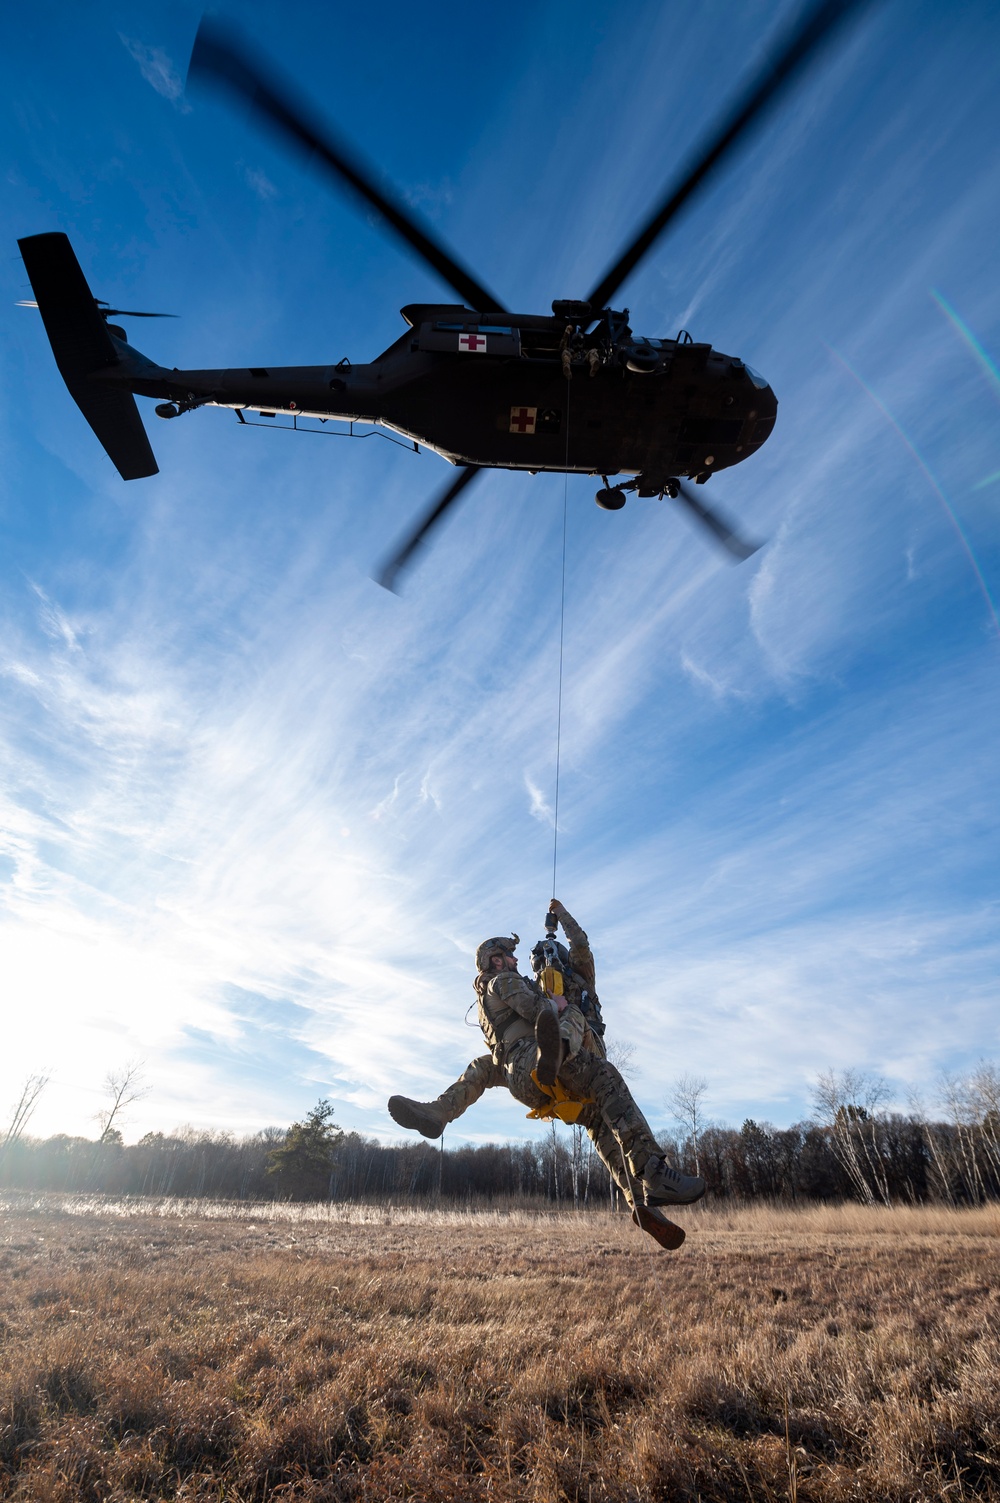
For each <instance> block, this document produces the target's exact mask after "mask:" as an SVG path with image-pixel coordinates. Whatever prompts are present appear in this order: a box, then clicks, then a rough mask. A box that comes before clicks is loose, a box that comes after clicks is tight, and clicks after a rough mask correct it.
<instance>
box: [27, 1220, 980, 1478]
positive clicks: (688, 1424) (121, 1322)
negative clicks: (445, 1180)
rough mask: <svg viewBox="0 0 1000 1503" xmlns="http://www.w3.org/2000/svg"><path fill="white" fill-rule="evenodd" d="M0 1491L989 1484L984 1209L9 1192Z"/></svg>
mask: <svg viewBox="0 0 1000 1503" xmlns="http://www.w3.org/2000/svg"><path fill="white" fill-rule="evenodd" d="M2 1207H3V1226H2V1233H0V1494H2V1496H4V1497H8V1498H16V1499H39V1500H40V1499H46V1500H56V1499H59V1500H76V1499H87V1500H89V1499H94V1500H97V1499H101V1500H123V1503H124V1500H127V1499H136V1498H154V1499H159V1498H170V1499H174V1498H176V1499H185V1500H195V1499H198V1500H201V1499H205V1500H208V1499H232V1500H243V1499H245V1500H251V1499H253V1500H257V1499H260V1500H263V1499H272V1498H273V1499H279V1498H280V1499H287V1500H311V1503H312V1500H316V1503H318V1500H331V1503H333V1500H338V1503H339V1500H361V1499H366V1500H372V1503H376V1500H381V1499H396V1498H409V1499H416V1500H438V1499H440V1500H463V1503H464V1500H479V1499H483V1500H485V1499H491V1500H494V1499H495V1500H515V1499H516V1500H521V1499H525V1500H529V1499H530V1500H537V1503H549V1500H551V1503H556V1500H558V1499H570V1500H574V1503H576V1500H580V1503H599V1500H601V1503H627V1500H635V1503H639V1500H653V1499H662V1500H673V1499H691V1500H695V1499H702V1500H706V1503H708V1500H715V1499H760V1500H768V1499H801V1500H810V1499H811V1500H831V1503H832V1500H839V1499H848V1498H850V1499H917V1498H928V1499H930V1498H942V1499H943V1498H949V1499H962V1498H1000V1398H998V1386H1000V1384H998V1380H1000V1263H998V1258H997V1247H998V1241H997V1238H998V1232H1000V1211H998V1210H997V1209H990V1210H985V1211H968V1212H949V1211H945V1210H930V1211H927V1212H919V1211H912V1210H900V1211H894V1212H890V1211H870V1212H866V1211H864V1210H862V1209H860V1208H856V1207H844V1208H842V1209H823V1210H805V1211H802V1212H799V1213H796V1212H794V1211H788V1210H767V1209H749V1210H746V1211H742V1212H729V1213H726V1212H721V1211H713V1210H712V1209H711V1208H709V1209H707V1210H696V1211H691V1212H688V1213H686V1214H685V1215H684V1216H683V1217H680V1218H679V1219H681V1220H683V1221H684V1222H685V1223H686V1225H687V1227H688V1232H689V1235H688V1241H687V1243H686V1245H685V1246H684V1247H683V1248H682V1249H681V1250H680V1251H679V1252H677V1253H673V1254H669V1253H664V1252H661V1251H660V1250H659V1249H657V1248H656V1247H655V1245H654V1244H653V1243H652V1242H650V1241H649V1240H648V1239H647V1238H644V1237H643V1235H642V1234H641V1233H640V1232H639V1231H638V1230H637V1229H636V1228H635V1227H634V1226H633V1225H632V1224H631V1222H630V1221H627V1220H625V1219H624V1218H622V1217H612V1216H611V1215H604V1214H595V1215H588V1216H574V1215H572V1214H564V1215H562V1216H559V1215H545V1214H537V1215H533V1214H529V1213H527V1212H524V1211H520V1212H518V1211H512V1212H511V1213H509V1214H504V1213H496V1212H492V1213H491V1212H480V1213H477V1212H475V1211H468V1212H464V1213H462V1212H446V1211H442V1212H440V1213H435V1212H434V1211H433V1210H423V1211H421V1210H419V1209H416V1208H398V1209H391V1208H386V1207H367V1208H366V1207H333V1208H327V1207H325V1206H324V1207H307V1208H293V1207H280V1206H279V1207H275V1206H252V1207H246V1206H241V1207H233V1206H223V1205H211V1204H208V1205H206V1204H203V1203H198V1202H187V1203H178V1202H176V1201H174V1202H152V1201H145V1202H133V1203H130V1204H111V1203H108V1202H98V1201H94V1200H91V1201H84V1200H75V1201H74V1200H67V1199H65V1198H48V1199H45V1198H37V1197H28V1196H20V1197H15V1196H8V1197H7V1198H6V1199H5V1200H4V1201H3V1202H2Z"/></svg>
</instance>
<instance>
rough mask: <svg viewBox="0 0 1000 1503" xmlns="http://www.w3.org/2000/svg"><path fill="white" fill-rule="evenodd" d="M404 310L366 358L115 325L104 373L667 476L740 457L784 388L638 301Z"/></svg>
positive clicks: (650, 477)
mask: <svg viewBox="0 0 1000 1503" xmlns="http://www.w3.org/2000/svg"><path fill="white" fill-rule="evenodd" d="M403 316H404V318H405V319H406V320H407V322H408V323H409V325H410V328H409V329H408V330H407V332H406V333H405V334H404V335H403V336H402V337H401V338H400V339H398V340H397V341H396V342H395V343H394V344H393V345H391V346H390V347H389V349H387V350H386V351H385V352H384V353H383V354H382V355H380V356H379V357H378V358H377V359H376V360H374V361H372V362H371V363H370V364H367V365H352V364H350V363H348V362H347V361H342V362H341V363H340V364H339V365H336V366H285V367H280V366H251V367H248V368H245V369H240V368H230V369H225V370H186V371H182V370H167V369H166V368H164V367H162V366H156V365H153V364H152V363H151V362H148V361H146V359H145V357H144V356H141V355H139V354H138V352H137V351H135V350H133V349H132V348H131V346H129V345H127V344H123V343H122V342H121V341H119V340H117V339H116V345H117V347H118V351H119V357H120V363H119V364H118V365H117V366H113V367H110V368H108V369H106V370H103V371H101V372H99V373H97V374H95V375H94V376H93V377H92V379H93V380H95V381H100V382H108V383H113V384H116V385H125V386H127V387H128V388H129V390H131V391H132V392H135V393H137V394H139V395H142V396H149V397H158V398H161V399H166V401H167V402H168V403H170V404H175V406H176V412H177V413H178V414H179V413H180V412H183V411H186V410H191V409H193V408H195V407H202V406H216V407H229V408H234V409H236V410H237V411H255V412H259V413H261V414H264V415H277V414H278V413H283V414H295V415H299V416H302V417H311V418H318V419H320V420H321V421H324V420H328V419H331V418H332V419H342V420H352V421H361V422H368V423H373V424H380V425H383V426H385V427H388V428H391V429H393V430H395V431H396V432H397V433H400V434H403V435H405V436H406V437H407V438H410V439H412V440H413V441H414V442H415V443H417V444H420V445H423V446H426V447H427V448H429V449H433V450H435V451H436V452H437V453H439V454H441V455H443V456H444V457H445V458H446V459H448V460H450V461H452V463H455V464H463V465H477V466H482V467H487V468H489V467H493V468H499V469H511V470H529V471H532V472H536V471H559V472H563V471H570V472H580V473H586V474H592V475H617V474H623V473H624V474H631V475H641V476H642V477H644V478H645V479H646V480H647V481H648V482H649V483H650V484H651V485H653V486H656V485H658V484H659V483H660V481H662V480H665V479H666V478H667V477H669V476H695V477H697V478H698V479H707V478H708V476H710V475H711V474H714V473H715V471H717V470H722V469H727V468H729V467H730V466H732V465H735V464H739V463H740V462H741V461H742V460H744V459H746V458H748V457H749V456H750V455H751V454H752V453H754V452H755V451H756V450H757V449H758V448H760V446H761V444H762V443H764V442H765V440H766V439H767V437H768V435H769V434H770V432H771V429H772V428H773V426H774V419H775V414H776V411H777V399H776V398H775V395H774V393H773V392H772V390H771V388H770V386H768V384H767V382H766V381H765V380H764V379H763V377H760V376H758V375H757V374H756V372H754V371H753V370H751V369H750V368H749V367H748V366H746V365H745V364H744V362H743V361H742V360H739V359H736V358H735V357H732V356H729V355H724V354H722V353H721V352H720V351H718V350H714V349H713V348H712V347H711V345H708V344H696V343H694V342H693V341H691V340H690V337H689V336H687V337H685V336H681V337H678V338H677V339H644V338H639V337H636V336H634V335H632V333H631V330H629V329H628V327H627V324H626V322H625V318H626V315H611V319H612V320H614V319H616V318H617V319H618V324H617V325H616V324H615V323H614V322H612V323H611V325H610V327H609V324H608V317H607V316H605V318H604V321H603V322H602V323H601V324H599V325H598V328H597V329H596V330H595V331H594V332H593V333H589V334H588V333H587V332H586V331H585V330H581V329H579V328H574V327H573V326H571V325H569V324H567V323H566V321H565V319H559V318H556V317H552V316H546V315H536V314H532V315H513V314H510V315H509V314H503V315H497V314H491V315H484V314H479V313H475V312H473V311H471V310H470V309H467V308H464V307H456V306H454V305H450V304H414V305H411V306H409V307H407V308H404V309H403ZM116 332H117V331H116ZM161 415H163V416H173V415H174V413H173V412H170V411H165V412H163V413H161Z"/></svg>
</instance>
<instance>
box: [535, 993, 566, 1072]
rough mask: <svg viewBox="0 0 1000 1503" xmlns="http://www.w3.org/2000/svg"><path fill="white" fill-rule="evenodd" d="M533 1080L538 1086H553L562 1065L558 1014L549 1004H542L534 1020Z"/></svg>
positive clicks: (561, 1044) (552, 1005)
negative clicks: (536, 1049)
mask: <svg viewBox="0 0 1000 1503" xmlns="http://www.w3.org/2000/svg"><path fill="white" fill-rule="evenodd" d="M535 1043H536V1045H537V1046H538V1058H537V1060H536V1061H535V1079H536V1080H537V1081H538V1084H539V1085H540V1086H554V1085H555V1083H556V1076H557V1075H558V1074H559V1066H560V1065H561V1064H562V1055H563V1041H562V1035H561V1034H560V1032H559V1014H558V1013H557V1012H556V1009H555V1006H554V1004H553V1003H551V1002H547V1001H546V1002H543V1003H542V1006H541V1007H540V1008H539V1010H538V1017H537V1018H536V1019H535Z"/></svg>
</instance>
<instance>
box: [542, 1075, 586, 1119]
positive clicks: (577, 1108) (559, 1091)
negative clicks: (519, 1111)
mask: <svg viewBox="0 0 1000 1503" xmlns="http://www.w3.org/2000/svg"><path fill="white" fill-rule="evenodd" d="M531 1078H532V1080H533V1081H534V1082H535V1085H536V1086H537V1087H538V1089H539V1090H540V1091H542V1092H543V1093H544V1094H545V1095H546V1096H549V1097H550V1098H551V1099H550V1100H549V1101H548V1102H547V1103H546V1105H545V1106H536V1107H535V1109H534V1111H530V1112H529V1113H528V1116H529V1117H534V1118H536V1119H537V1120H538V1121H540V1122H552V1121H553V1120H554V1119H555V1118H556V1117H558V1118H559V1121H560V1122H567V1123H569V1124H571V1125H572V1123H574V1122H575V1121H576V1120H577V1118H578V1117H579V1115H580V1113H581V1112H582V1111H583V1109H584V1107H585V1106H590V1105H591V1104H592V1103H593V1100H594V1098H593V1096H571V1095H570V1093H569V1091H567V1089H566V1087H565V1086H564V1085H560V1084H559V1082H558V1080H557V1081H556V1082H555V1084H554V1085H550V1086H547V1085H542V1082H541V1081H540V1080H539V1078H538V1074H537V1071H535V1070H532V1072H531Z"/></svg>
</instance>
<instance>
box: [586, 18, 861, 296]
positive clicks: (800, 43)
mask: <svg viewBox="0 0 1000 1503" xmlns="http://www.w3.org/2000/svg"><path fill="white" fill-rule="evenodd" d="M860 3H861V0H822V3H821V4H819V5H817V6H815V7H814V9H813V10H812V11H810V13H809V14H808V15H807V16H806V17H805V19H804V21H802V23H801V24H800V25H799V26H798V27H797V28H796V30H795V31H794V32H793V33H792V34H791V35H790V36H789V38H788V40H787V41H786V43H785V46H784V49H783V50H782V52H781V53H780V55H779V56H778V57H777V58H776V59H775V60H774V61H773V62H772V63H771V65H770V66H769V67H768V68H767V69H766V70H765V72H764V73H763V74H762V75H761V76H760V77H759V78H758V79H757V81H756V82H755V83H754V84H752V85H751V87H750V88H749V90H748V91H747V93H746V94H744V96H743V98H742V99H741V101H740V103H739V104H738V105H737V106H736V108H735V109H734V110H733V112H732V114H731V115H730V116H729V118H728V119H727V120H725V121H724V122H723V123H722V125H721V126H720V127H719V129H718V131H717V133H716V135H715V137H714V139H713V140H712V141H710V142H709V143H708V145H707V146H706V147H705V149H704V151H703V152H702V155H701V157H700V159H699V160H698V161H697V162H696V163H694V165H693V166H691V167H690V168H689V170H688V172H687V174H686V176H685V177H684V178H682V180H681V182H680V183H679V184H678V185H677V187H676V188H674V189H673V190H672V191H671V192H670V193H669V194H668V195H667V197H666V198H665V199H664V201H663V203H662V204H661V205H660V207H659V208H658V209H657V210H656V212H655V213H654V214H652V215H651V216H650V218H649V219H648V220H647V221H646V224H645V225H644V226H643V228H642V229H641V230H640V231H639V233H638V234H637V235H636V237H635V239H634V240H633V241H632V243H631V245H629V246H628V247H627V248H626V249H625V250H624V251H623V252H622V254H621V255H620V256H619V258H618V260H617V261H616V262H615V264H614V265H613V266H611V267H609V269H608V270H607V272H605V274H604V277H603V278H602V280H601V281H600V282H598V284H597V286H596V287H595V288H594V289H593V291H592V292H589V293H588V294H587V302H588V303H589V304H590V306H591V307H592V308H593V309H595V310H596V309H598V308H606V307H607V306H608V303H609V302H610V300H611V299H612V298H613V297H614V295H615V293H616V292H617V291H618V288H619V287H620V286H621V284H622V282H624V280H625V278H626V277H627V276H628V275H629V273H630V272H631V271H633V270H634V269H635V267H636V266H637V265H638V264H639V262H640V261H641V260H642V258H643V256H645V255H646V253H647V251H649V250H650V249H651V248H652V246H653V245H654V243H655V242H656V240H657V239H658V238H659V236H660V235H662V234H663V231H664V230H665V229H666V228H667V226H668V225H669V223H670V221H671V220H672V219H673V218H674V216H675V215H676V214H677V213H679V211H680V210H681V209H682V208H683V207H684V205H685V204H686V203H687V201H688V199H689V198H690V197H691V196H692V194H694V193H695V191H696V190H697V189H698V188H699V187H700V186H701V184H702V183H703V182H704V181H705V180H706V178H707V177H708V176H709V174H710V173H711V172H712V171H713V170H714V169H715V168H716V167H717V166H718V164H719V162H720V161H722V159H723V158H724V157H725V155H726V153H727V152H728V151H729V150H730V149H731V148H732V147H733V146H734V145H735V144H736V142H737V141H738V140H739V139H740V137H741V136H742V135H743V134H744V132H746V131H747V130H749V129H750V127H751V126H752V125H754V124H755V123H756V121H757V119H758V117H759V116H760V115H761V114H762V112H763V111H764V110H765V109H766V108H767V106H768V105H769V104H770V103H771V102H772V100H774V99H775V98H776V97H777V95H778V94H779V93H780V91H781V90H782V89H783V88H785V87H787V86H788V85H789V84H790V83H791V82H792V80H793V79H794V78H795V76H796V74H797V73H798V72H799V71H800V70H801V69H802V68H803V67H804V66H805V64H806V63H807V62H808V61H809V59H810V58H811V57H812V55H813V53H814V52H815V51H816V50H817V48H818V47H820V45H821V44H822V43H823V42H824V41H825V40H826V38H827V37H828V36H829V35H830V34H831V33H832V31H833V30H834V28H835V27H836V26H838V25H839V24H840V22H841V21H843V20H845V19H846V17H847V16H848V15H849V14H850V12H851V11H852V10H854V9H856V8H857V6H858V5H859V4H860Z"/></svg>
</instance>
